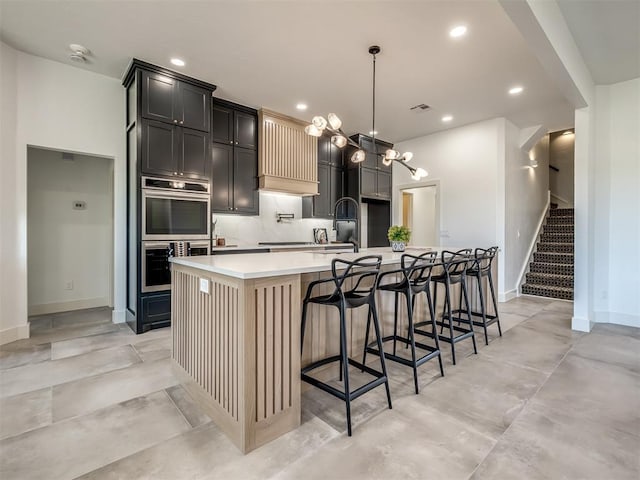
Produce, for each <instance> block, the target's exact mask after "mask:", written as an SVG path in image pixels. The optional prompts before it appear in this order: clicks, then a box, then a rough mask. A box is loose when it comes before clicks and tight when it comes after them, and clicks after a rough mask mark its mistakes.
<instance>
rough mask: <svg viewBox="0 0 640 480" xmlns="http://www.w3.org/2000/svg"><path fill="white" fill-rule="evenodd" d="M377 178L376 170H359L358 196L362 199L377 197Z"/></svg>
mask: <svg viewBox="0 0 640 480" xmlns="http://www.w3.org/2000/svg"><path fill="white" fill-rule="evenodd" d="M377 176H378V172H377V171H376V170H372V169H370V168H361V169H360V195H362V196H364V197H377V196H378V195H377V193H378V186H377Z"/></svg>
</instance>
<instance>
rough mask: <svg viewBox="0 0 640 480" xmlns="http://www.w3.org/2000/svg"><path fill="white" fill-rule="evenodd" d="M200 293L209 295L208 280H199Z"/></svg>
mask: <svg viewBox="0 0 640 480" xmlns="http://www.w3.org/2000/svg"><path fill="white" fill-rule="evenodd" d="M200 291H201V292H202V293H206V294H208V293H209V279H208V278H201V279H200Z"/></svg>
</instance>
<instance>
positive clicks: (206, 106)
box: [178, 82, 211, 132]
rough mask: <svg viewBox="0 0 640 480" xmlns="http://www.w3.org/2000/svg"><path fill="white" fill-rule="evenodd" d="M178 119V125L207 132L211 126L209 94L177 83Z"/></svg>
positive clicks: (203, 90)
mask: <svg viewBox="0 0 640 480" xmlns="http://www.w3.org/2000/svg"><path fill="white" fill-rule="evenodd" d="M178 101H179V102H180V105H179V113H180V118H179V119H178V120H179V121H178V123H179V124H180V125H181V126H183V127H187V128H193V129H196V130H202V131H204V132H208V131H209V126H210V124H211V110H210V108H211V92H210V91H209V90H207V89H204V88H200V87H196V86H195V85H190V84H188V83H184V82H179V83H178Z"/></svg>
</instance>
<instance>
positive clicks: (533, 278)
mask: <svg viewBox="0 0 640 480" xmlns="http://www.w3.org/2000/svg"><path fill="white" fill-rule="evenodd" d="M527 283H528V284H534V285H544V286H546V287H569V288H573V275H555V274H551V273H531V272H529V273H527Z"/></svg>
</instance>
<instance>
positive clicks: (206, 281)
mask: <svg viewBox="0 0 640 480" xmlns="http://www.w3.org/2000/svg"><path fill="white" fill-rule="evenodd" d="M427 250H428V249H427V248H413V249H409V248H408V249H407V253H412V254H414V255H416V254H420V253H424V252H425V251H427ZM364 255H381V256H382V265H383V270H385V269H387V270H388V269H394V268H398V264H399V262H400V258H401V256H402V254H401V253H394V252H392V251H391V249H390V248H388V247H387V248H372V249H364V250H361V251H360V252H359V253H336V252H331V251H326V252H288V253H284V252H283V253H254V254H239V255H229V256H227V255H223V256H208V257H181V258H174V259H173V260H172V262H173V267H172V298H171V304H172V312H171V323H172V327H171V328H172V359H173V364H174V366H175V371H176V374H177V375H178V377H179V378H180V381H181V382H182V384H183V385H184V387H185V388H186V389H187V391H188V392H189V393H190V394H191V396H192V397H193V398H194V400H195V401H196V402H197V403H198V405H199V406H200V407H201V408H202V409H203V410H204V411H205V412H206V413H207V414H208V415H209V416H210V417H211V418H212V419H213V420H214V422H215V423H216V424H217V425H218V426H219V427H220V428H221V429H222V430H223V431H224V432H225V433H226V434H227V435H228V436H229V437H230V438H231V440H232V441H233V442H234V443H235V444H236V445H237V446H238V448H240V450H242V451H243V452H245V453H246V452H249V451H251V450H253V449H255V448H257V447H259V446H260V445H264V444H265V443H267V442H269V441H271V440H273V439H274V438H276V437H278V436H280V435H282V434H284V433H286V432H288V431H290V430H292V429H294V428H296V427H298V426H299V424H300V393H301V383H300V367H301V365H302V366H304V365H306V364H308V363H310V362H311V361H314V360H317V359H320V358H325V357H327V356H330V355H335V354H337V353H338V352H339V323H338V312H337V309H332V308H327V307H319V306H317V305H310V307H309V311H308V314H307V315H308V317H307V319H308V320H307V333H306V335H305V345H304V355H303V356H302V357H301V355H300V312H301V303H302V298H303V297H304V294H305V292H306V289H307V286H308V284H309V283H310V282H312V281H314V280H318V279H320V278H327V277H328V276H330V270H331V261H332V259H333V258H335V257H339V258H342V259H345V260H353V259H355V258H358V257H361V256H364ZM322 288H323V289H324V290H322V289H320V290H318V292H317V293H318V294H321V293H330V292H331V291H332V284H331V283H329V284H326V285H324V286H323V287H322ZM315 293H316V292H314V294H315ZM389 297H390V296H388V295H384V294H383V293H378V299H377V305H378V314H379V317H380V322H381V326H382V330H383V334H388V333H386V332H387V331H388V329H389V328H392V326H393V321H392V318H393V298H392V296H391V298H389ZM416 315H417V317H416V320H417V321H420V319H422V318H423V317H424V316H425V315H426V307H425V306H424V302H418V308H417V309H416ZM405 316H406V314H405V313H404V312H401V313H400V318H401V319H404V318H405ZM348 318H349V325H350V331H349V332H348V336H349V337H350V338H349V340H348V341H349V343H348V349H349V350H350V352H349V354H350V355H354V356H359V355H360V354H361V352H362V349H363V346H364V334H365V327H366V321H367V310H366V308H362V309H357V310H355V311H350V312H349V317H348ZM400 328H401V329H403V330H400V331H404V330H406V321H405V322H404V323H403V324H400ZM333 368H334V370H332V369H331V368H327V369H326V370H325V371H324V372H320V375H321V376H322V375H324V376H327V377H331V376H334V375H335V376H337V368H336V367H333Z"/></svg>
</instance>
